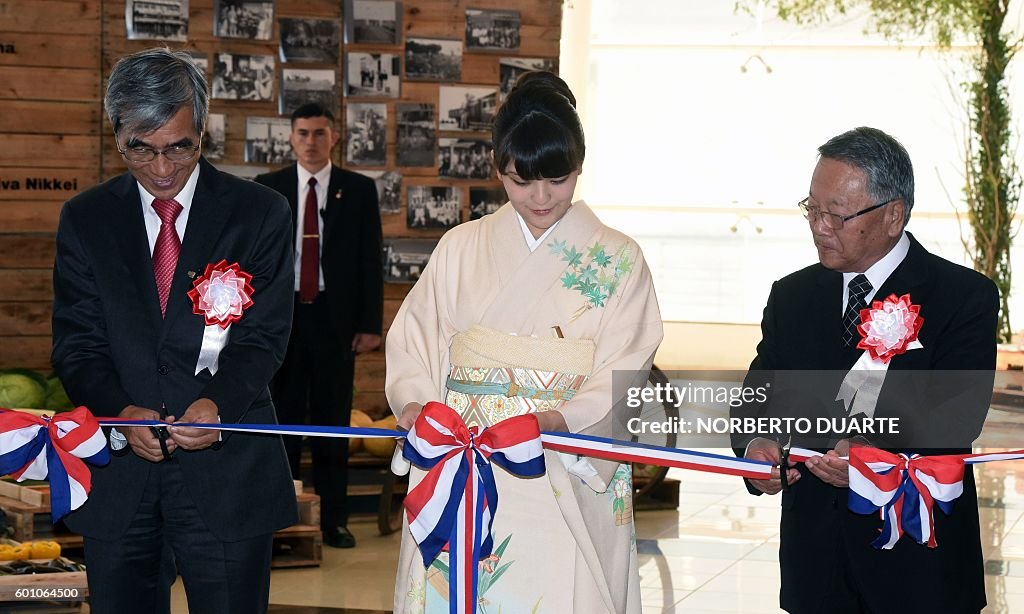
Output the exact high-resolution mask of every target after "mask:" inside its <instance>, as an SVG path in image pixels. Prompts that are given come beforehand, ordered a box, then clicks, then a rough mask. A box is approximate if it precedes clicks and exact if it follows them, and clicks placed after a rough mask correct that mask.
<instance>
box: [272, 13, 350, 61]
mask: <svg viewBox="0 0 1024 614" xmlns="http://www.w3.org/2000/svg"><path fill="white" fill-rule="evenodd" d="M278 24H279V25H280V28H281V47H280V49H281V61H282V62H284V63H288V62H307V63H310V64H314V63H317V64H337V63H338V48H339V47H340V45H341V40H340V39H341V28H340V27H339V25H338V20H336V19H300V18H297V17H282V18H281V19H279V20H278Z"/></svg>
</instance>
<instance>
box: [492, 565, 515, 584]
mask: <svg viewBox="0 0 1024 614" xmlns="http://www.w3.org/2000/svg"><path fill="white" fill-rule="evenodd" d="M512 563H515V561H509V562H508V563H505V564H504V565H502V566H501V567H499V568H497V569H495V570H494V575H492V576H491V582H490V584H494V583H495V582H497V581H498V578H500V577H501V575H502V574H504V573H505V570H506V569H508V568H509V566H510V565H512Z"/></svg>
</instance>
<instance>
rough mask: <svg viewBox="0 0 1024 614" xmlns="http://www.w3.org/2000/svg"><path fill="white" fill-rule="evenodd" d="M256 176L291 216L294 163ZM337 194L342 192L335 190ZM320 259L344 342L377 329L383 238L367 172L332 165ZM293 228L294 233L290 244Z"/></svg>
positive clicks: (295, 194) (294, 193)
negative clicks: (282, 198)
mask: <svg viewBox="0 0 1024 614" xmlns="http://www.w3.org/2000/svg"><path fill="white" fill-rule="evenodd" d="M256 181H257V182H258V183H261V184H263V185H265V186H268V187H271V188H273V189H274V190H277V191H278V192H280V193H281V194H284V195H285V197H287V199H288V204H290V205H291V209H292V220H293V221H294V222H295V223H296V224H298V225H301V224H302V220H298V219H297V218H296V215H297V212H298V205H297V203H296V199H297V198H298V189H299V188H298V186H299V174H298V170H297V168H296V165H294V164H293V165H291V166H288V167H285V168H283V169H281V170H279V171H276V172H273V173H267V174H266V175H260V176H258V177H256ZM339 195H340V196H339ZM321 215H322V217H321V220H322V226H321V234H322V235H323V237H322V243H323V247H322V249H321V254H320V257H321V260H320V264H321V267H323V271H324V289H325V290H326V291H327V303H328V307H329V309H330V312H331V323H332V324H333V325H334V329H335V332H336V333H337V335H338V336H339V337H340V340H341V343H342V345H343V346H344V347H347V346H349V345H351V342H352V337H353V336H355V335H356V334H357V333H369V334H374V335H379V334H381V328H382V321H381V320H382V318H383V308H384V276H383V265H382V260H381V259H382V258H383V239H382V238H381V227H380V210H379V208H378V204H377V188H376V186H375V185H374V183H373V180H372V179H370V178H369V177H367V176H365V175H360V174H359V173H353V172H351V171H346V170H343V169H340V168H338V167H336V166H332V167H331V182H330V185H329V186H328V188H327V203H326V205H325V206H324V210H323V213H322V214H321ZM294 242H295V234H294V233H293V234H292V244H293V245H294Z"/></svg>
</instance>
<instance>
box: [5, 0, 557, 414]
mask: <svg viewBox="0 0 1024 614" xmlns="http://www.w3.org/2000/svg"><path fill="white" fill-rule="evenodd" d="M214 5H215V0H191V2H190V7H189V9H190V15H189V26H188V41H187V42H185V43H174V42H169V43H166V44H167V45H168V46H170V47H171V48H174V49H187V50H190V51H193V52H198V53H201V54H205V55H206V56H207V58H208V61H209V65H210V67H211V68H210V71H211V72H210V73H208V74H207V77H208V78H209V79H211V80H212V77H213V75H212V74H211V73H212V67H213V65H214V61H215V57H214V54H215V53H221V52H227V53H239V54H256V55H272V56H274V58H275V83H274V97H273V99H272V100H271V101H268V102H253V101H237V100H212V101H211V108H210V111H211V112H212V113H223V114H225V116H226V122H225V132H226V146H225V155H224V157H223V159H222V160H220V161H215V164H218V165H230V166H235V165H244V164H245V162H244V142H245V124H246V118H247V117H250V116H271V117H276V116H278V113H277V110H278V100H277V97H278V94H279V84H280V80H281V69H282V63H281V61H280V57H279V54H278V40H279V39H278V37H279V35H280V28H279V24H278V23H277V19H278V18H281V17H303V18H318V19H338V20H339V23H341V20H342V19H343V14H342V11H343V6H344V2H342V1H340V0H277V3H276V13H275V23H274V32H273V38H272V39H271V40H269V41H255V40H244V39H228V38H218V37H215V36H214V35H213V18H214ZM401 7H402V17H401V27H402V31H403V35H404V36H403V42H404V37H408V36H414V37H437V38H451V39H460V40H464V35H465V11H466V8H467V7H472V8H482V9H506V10H507V9H513V10H518V11H519V12H520V16H521V24H522V26H521V45H520V48H519V49H518V50H517V51H514V52H496V51H488V52H470V51H466V52H465V53H464V56H463V66H462V80H461V81H460V83H459V85H463V84H464V85H489V86H497V85H498V81H499V70H498V64H499V59H500V58H501V57H506V56H514V55H518V56H522V57H542V58H552V59H557V58H558V54H559V39H560V36H561V11H562V5H561V2H559V0H473V1H472V2H471V3H470V4H469V5H467V3H466V2H464V1H463V0H405V1H404V2H403V3H402V4H401ZM124 11H125V2H124V0H103V1H102V2H100V1H71V0H67V1H62V0H0V51H3V50H4V49H5V48H6V46H8V45H11V46H13V48H14V49H16V51H17V52H16V53H0V83H2V84H4V85H0V111H5V112H0V135H2V136H0V138H2V139H3V142H4V144H5V146H4V147H0V181H3V180H7V181H11V180H14V179H18V180H20V187H18V188H17V189H15V188H13V187H7V188H4V189H0V367H8V366H28V367H35V368H48V365H49V332H50V323H49V316H50V307H49V301H50V298H51V292H52V290H51V284H50V267H51V265H52V258H53V232H54V229H55V226H56V217H57V214H58V211H59V207H60V204H61V203H62V202H63V200H64V199H65V198H66V197H67V196H69V195H70V194H73V193H75V192H77V191H80V190H82V189H85V188H86V187H88V186H89V185H91V184H92V183H94V182H95V181H96V180H97V179H99V178H101V177H102V178H107V177H110V176H113V175H116V174H118V173H121V172H123V171H124V170H125V166H124V163H123V161H122V159H121V157H120V155H119V154H118V153H117V151H116V149H115V148H114V146H113V141H112V139H111V138H109V137H108V136H107V135H109V134H110V132H111V129H110V124H109V122H108V121H107V119H106V116H105V114H104V113H103V112H102V103H101V87H102V83H103V79H104V78H105V77H106V75H107V74H109V71H110V68H111V66H112V65H113V64H114V62H115V61H116V60H117V58H119V57H121V56H122V55H124V54H126V53H130V52H133V51H137V50H141V49H145V48H147V47H151V46H155V45H158V44H163V43H161V42H159V41H140V40H127V38H126V35H125V19H124ZM342 47H343V49H342V53H340V54H339V61H338V65H337V66H336V67H335V68H336V84H337V88H338V95H339V98H340V97H341V92H342V90H343V87H344V83H343V79H344V70H343V66H344V62H345V52H347V51H350V50H351V51H366V52H375V53H390V54H393V55H397V56H400V57H402V58H403V59H402V64H403V66H404V46H403V44H399V45H393V46H391V45H347V44H346V45H343V46H342ZM284 66H287V67H288V68H323V65H320V64H292V63H289V64H287V65H284ZM440 86H441V84H440V83H432V82H431V83H425V82H411V81H406V80H405V79H404V75H403V80H402V84H401V97H400V98H397V99H394V98H377V99H363V98H361V99H360V100H359V101H360V102H364V101H365V102H385V103H386V104H387V107H388V129H387V148H388V156H387V164H386V165H384V166H378V167H358V168H353V169H352V170H356V171H361V170H398V171H400V172H401V173H402V175H403V202H404V194H405V191H406V190H407V188H408V186H410V185H423V184H428V183H429V184H433V185H438V184H439V185H452V186H455V187H456V188H457V189H459V190H461V191H462V201H463V203H464V211H463V220H467V219H469V210H468V207H469V198H468V197H469V188H470V186H473V187H476V186H486V185H499V184H498V183H497V181H495V180H491V181H481V180H440V179H438V178H437V170H436V168H430V167H421V168H412V167H402V168H399V167H398V166H397V165H396V164H395V144H396V129H395V121H396V118H395V104H396V103H402V102H431V103H434V104H435V105H436V104H437V103H438V95H439V88H440ZM344 104H345V100H344V99H342V100H341V105H342V106H341V109H340V112H339V114H338V120H339V121H338V123H339V128H342V127H343V126H344ZM22 118H31V121H26V120H25V119H22ZM446 136H448V137H457V136H469V137H477V138H489V135H488V134H486V133H473V134H469V133H464V132H438V137H439V138H444V137H446ZM344 143H345V139H344V138H342V139H341V140H340V141H339V146H338V148H337V151H335V155H334V158H335V161H336V162H337V163H338V164H339V165H341V166H345V164H344V155H343V152H344ZM39 173H43V174H42V175H39ZM36 175H39V176H41V177H46V178H48V179H51V180H53V181H51V182H50V184H49V187H50V189H45V190H41V189H38V188H32V189H29V188H26V187H25V178H28V177H34V176H36ZM3 185H4V184H2V183H0V186H3ZM55 185H56V186H59V187H56V188H55V187H53V186H55ZM65 186H70V188H71V189H65ZM382 222H383V227H384V234H385V237H420V238H423V237H427V238H437V237H439V236H440V235H441V234H442V231H440V230H410V229H408V228H406V212H405V207H404V205H403V208H402V211H401V212H400V213H398V214H388V215H384V217H383V219H382ZM410 287H411V286H409V285H403V284H387V285H386V286H385V306H384V313H385V327H386V328H387V327H388V326H390V323H391V321H392V319H393V318H394V315H395V313H396V312H397V311H398V307H399V306H400V304H401V301H402V299H403V298H404V297H405V294H406V293H407V292H408V290H409V288H410ZM384 368H385V366H384V354H383V352H382V351H379V352H374V353H372V354H369V355H367V356H364V357H361V358H360V360H359V361H358V364H357V373H356V389H357V395H356V401H355V406H356V407H360V408H363V409H365V410H367V411H368V412H369V413H371V414H373V415H380V414H382V413H383V412H385V411H386V409H387V404H386V401H385V399H384V394H383V382H384Z"/></svg>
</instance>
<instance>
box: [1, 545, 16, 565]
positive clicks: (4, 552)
mask: <svg viewBox="0 0 1024 614" xmlns="http://www.w3.org/2000/svg"><path fill="white" fill-rule="evenodd" d="M13 560H14V546H9V545H7V544H0V561H13Z"/></svg>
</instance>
